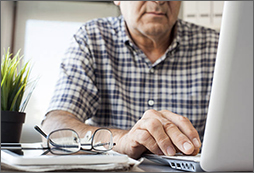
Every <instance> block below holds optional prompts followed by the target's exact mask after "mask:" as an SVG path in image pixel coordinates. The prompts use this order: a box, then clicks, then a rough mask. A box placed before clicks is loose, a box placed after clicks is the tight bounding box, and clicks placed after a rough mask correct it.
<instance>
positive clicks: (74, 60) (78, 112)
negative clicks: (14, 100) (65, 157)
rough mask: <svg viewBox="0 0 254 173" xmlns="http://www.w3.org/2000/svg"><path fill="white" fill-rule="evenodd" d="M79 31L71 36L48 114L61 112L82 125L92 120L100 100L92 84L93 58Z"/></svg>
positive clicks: (82, 34)
mask: <svg viewBox="0 0 254 173" xmlns="http://www.w3.org/2000/svg"><path fill="white" fill-rule="evenodd" d="M87 45H88V43H87V39H86V34H85V33H84V30H82V28H81V29H80V30H79V32H78V33H77V34H76V35H74V37H73V39H72V43H71V45H70V47H69V48H68V49H67V52H66V54H65V57H64V58H63V60H62V62H61V65H60V74H59V78H58V81H57V83H56V86H55V91H54V94H53V97H52V99H51V102H50V105H49V108H48V110H47V112H50V111H52V110H64V111H68V112H70V113H72V114H74V115H75V116H76V117H77V118H79V119H80V120H81V121H82V122H85V120H87V119H88V118H90V117H92V116H93V115H94V114H95V113H96V111H97V108H98V105H99V100H100V97H99V95H98V88H97V87H96V81H95V70H94V69H95V67H94V64H95V63H93V62H94V59H93V56H92V54H91V51H90V50H89V47H88V46H87Z"/></svg>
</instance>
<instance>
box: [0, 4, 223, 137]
mask: <svg viewBox="0 0 254 173" xmlns="http://www.w3.org/2000/svg"><path fill="white" fill-rule="evenodd" d="M223 4H224V2H223V1H183V2H182V6H181V10H180V13H179V18H181V19H183V20H186V21H190V22H193V23H196V24H199V25H203V26H206V27H210V28H213V29H216V30H218V31H219V30H220V24H221V17H222V11H223ZM119 15H120V11H119V9H118V7H117V6H115V5H114V3H113V2H112V1H92V2H88V1H86V2H81V1H1V56H2V55H3V50H4V48H5V49H6V50H7V48H8V47H10V48H11V52H13V53H16V52H17V50H19V49H21V55H24V60H25V61H28V60H31V63H32V64H33V68H32V72H31V76H30V78H31V79H34V78H38V77H39V82H38V84H37V86H36V88H35V90H34V92H33V94H32V97H31V99H30V101H29V103H28V105H27V108H26V110H25V112H26V120H25V123H24V124H23V130H22V135H21V142H39V141H41V137H40V135H39V134H38V133H37V132H36V131H35V130H34V129H33V127H34V125H40V123H41V120H42V119H43V116H44V114H45V113H46V110H47V107H48V104H49V101H50V98H51V96H52V93H53V90H54V85H55V82H56V80H57V77H58V67H59V63H60V60H61V58H62V57H63V54H64V52H65V51H66V49H67V47H68V45H69V43H70V39H71V37H72V35H73V34H74V33H75V32H76V31H77V30H78V28H79V27H80V26H81V25H82V24H83V23H85V22H86V21H88V20H91V19H93V18H100V17H108V16H119Z"/></svg>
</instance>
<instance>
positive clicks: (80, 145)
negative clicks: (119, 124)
mask: <svg viewBox="0 0 254 173" xmlns="http://www.w3.org/2000/svg"><path fill="white" fill-rule="evenodd" d="M34 129H35V130H36V131H37V132H39V133H40V134H41V135H42V136H43V137H44V138H46V139H47V148H44V149H48V151H46V152H45V153H43V154H47V153H48V152H51V153H52V154H54V155H70V154H75V153H77V152H79V151H86V152H89V153H92V154H101V153H103V152H106V151H110V150H112V149H113V147H114V146H115V145H116V143H114V142H113V141H112V146H111V148H110V149H106V150H99V149H96V148H94V146H93V140H94V135H95V134H96V132H98V131H100V130H108V131H109V132H110V134H111V139H113V134H112V132H111V131H110V130H109V129H107V128H98V129H96V130H95V131H94V133H93V135H92V136H91V139H92V140H91V143H87V144H82V143H81V141H80V139H81V138H80V137H79V135H78V133H77V132H76V131H75V130H73V129H71V128H63V129H57V130H53V131H52V132H50V133H49V134H48V135H47V134H46V133H45V132H44V131H43V130H42V129H41V128H40V127H39V126H37V125H36V126H34ZM64 130H69V131H72V132H74V133H76V134H77V137H78V138H79V150H77V151H76V152H72V153H67V152H66V154H58V153H54V152H52V151H51V147H49V142H50V141H51V139H50V138H49V136H50V135H51V134H52V133H55V132H57V131H64ZM50 143H51V145H52V143H54V142H53V141H51V142H50ZM57 145H58V144H57ZM82 145H83V146H84V145H90V146H91V148H90V149H84V148H82ZM60 148H61V147H60ZM92 150H94V151H92Z"/></svg>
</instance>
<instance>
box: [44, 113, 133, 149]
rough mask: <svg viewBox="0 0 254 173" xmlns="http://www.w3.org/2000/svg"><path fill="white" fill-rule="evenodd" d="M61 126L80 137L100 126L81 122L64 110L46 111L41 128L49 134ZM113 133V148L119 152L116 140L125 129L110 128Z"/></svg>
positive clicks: (125, 131)
mask: <svg viewBox="0 0 254 173" xmlns="http://www.w3.org/2000/svg"><path fill="white" fill-rule="evenodd" d="M62 128H70V129H73V130H75V131H76V132H77V133H78V135H79V136H80V137H81V138H82V137H84V136H85V135H86V133H87V131H91V132H92V133H94V131H95V130H96V129H98V128H100V127H96V126H90V125H87V124H85V123H83V122H81V121H80V120H79V119H77V117H75V116H74V115H73V114H71V113H69V112H66V111H52V112H50V113H48V115H47V117H46V119H45V120H44V121H43V124H42V129H43V131H45V132H46V133H47V134H49V133H50V132H51V131H53V130H57V129H62ZM110 130H111V132H112V134H113V142H114V143H116V146H115V147H114V150H116V151H118V152H121V150H122V149H121V148H120V146H118V145H117V143H118V141H119V140H120V139H121V137H122V136H123V135H124V134H126V133H127V132H128V131H127V130H121V129H110Z"/></svg>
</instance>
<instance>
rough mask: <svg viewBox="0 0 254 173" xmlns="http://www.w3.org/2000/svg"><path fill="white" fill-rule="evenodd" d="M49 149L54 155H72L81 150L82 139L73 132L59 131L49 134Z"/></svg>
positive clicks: (67, 130)
mask: <svg viewBox="0 0 254 173" xmlns="http://www.w3.org/2000/svg"><path fill="white" fill-rule="evenodd" d="M48 147H49V148H50V150H51V152H52V153H54V154H72V153H76V152H78V151H79V150H80V139H79V136H78V134H77V133H76V132H75V131H73V130H69V129H63V130H58V131H54V132H52V133H51V134H49V137H48Z"/></svg>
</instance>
